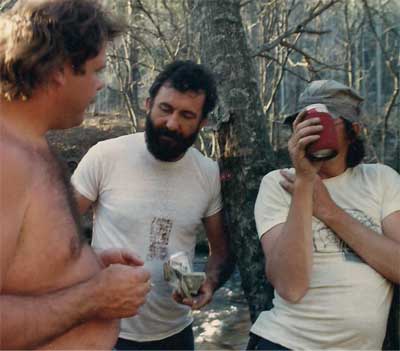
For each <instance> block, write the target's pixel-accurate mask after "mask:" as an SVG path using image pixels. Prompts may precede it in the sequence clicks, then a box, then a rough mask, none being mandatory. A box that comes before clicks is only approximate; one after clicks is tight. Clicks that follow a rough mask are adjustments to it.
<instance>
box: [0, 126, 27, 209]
mask: <svg viewBox="0 0 400 351" xmlns="http://www.w3.org/2000/svg"><path fill="white" fill-rule="evenodd" d="M0 150H1V151H0V167H1V172H0V179H1V193H2V195H3V193H7V194H9V195H10V194H12V193H15V195H17V194H18V195H22V194H23V193H25V192H26V191H27V189H28V188H29V184H30V183H31V181H30V180H31V179H32V171H33V168H34V167H33V162H34V161H33V159H32V155H33V152H30V151H29V148H28V147H27V146H26V145H24V144H23V143H21V142H19V141H18V140H17V139H16V138H14V137H13V136H11V135H8V134H7V133H5V132H4V131H2V132H1V133H0ZM8 205H10V203H9V204H8Z"/></svg>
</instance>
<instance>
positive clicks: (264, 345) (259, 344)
mask: <svg viewBox="0 0 400 351" xmlns="http://www.w3.org/2000/svg"><path fill="white" fill-rule="evenodd" d="M246 350H290V349H288V348H286V347H285V346H282V345H279V344H275V343H274V342H272V341H269V340H267V339H264V338H262V337H261V336H258V335H256V334H253V333H250V339H249V343H248V344H247V347H246Z"/></svg>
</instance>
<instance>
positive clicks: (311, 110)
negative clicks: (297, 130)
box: [304, 104, 338, 161]
mask: <svg viewBox="0 0 400 351" xmlns="http://www.w3.org/2000/svg"><path fill="white" fill-rule="evenodd" d="M305 110H306V111H307V113H306V116H305V117H304V119H305V120H306V119H309V118H314V117H318V118H319V119H320V123H321V125H322V126H323V129H322V131H321V133H320V138H319V139H318V140H317V141H315V142H313V143H312V144H311V145H309V146H308V147H307V150H306V155H307V157H308V158H309V159H310V160H311V161H324V160H329V159H331V158H334V157H335V156H336V155H337V153H338V138H337V133H336V128H335V124H334V120H333V118H332V116H331V115H330V114H329V111H328V109H327V107H326V106H325V105H323V104H313V105H309V106H307V107H306V108H305Z"/></svg>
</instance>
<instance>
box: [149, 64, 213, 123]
mask: <svg viewBox="0 0 400 351" xmlns="http://www.w3.org/2000/svg"><path fill="white" fill-rule="evenodd" d="M163 85H169V86H171V87H172V88H174V89H176V90H178V91H180V92H183V93H184V92H187V91H194V92H203V93H204V94H205V101H204V106H203V110H202V118H203V119H204V118H206V117H207V115H208V114H209V113H210V112H211V111H212V110H213V109H214V107H215V105H216V103H217V88H216V83H215V79H214V77H213V75H212V73H211V72H210V71H209V70H208V69H206V68H205V67H204V66H203V65H200V64H197V63H194V62H192V61H189V60H187V61H174V62H172V63H170V64H169V65H167V66H166V67H165V68H164V70H163V71H162V72H161V73H160V74H159V75H158V76H157V77H156V79H155V81H154V82H153V84H152V86H151V87H150V89H149V96H150V100H151V102H153V101H154V98H155V97H156V95H157V93H158V91H159V90H160V88H161V87H162V86H163Z"/></svg>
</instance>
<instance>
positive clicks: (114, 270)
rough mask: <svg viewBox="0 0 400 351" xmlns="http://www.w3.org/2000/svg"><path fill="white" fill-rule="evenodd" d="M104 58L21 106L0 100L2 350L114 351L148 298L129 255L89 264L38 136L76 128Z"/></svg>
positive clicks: (145, 282)
mask: <svg viewBox="0 0 400 351" xmlns="http://www.w3.org/2000/svg"><path fill="white" fill-rule="evenodd" d="M104 65H105V50H104V49H103V50H101V52H100V53H99V55H98V56H96V57H94V58H93V59H90V60H88V61H86V63H85V65H84V70H85V73H84V74H82V75H77V74H75V72H73V70H72V67H71V65H70V63H69V62H66V63H65V64H64V65H63V66H62V67H60V68H58V69H56V70H55V71H54V72H52V73H51V74H50V76H49V77H48V79H47V80H46V81H45V82H44V83H43V84H42V85H41V86H39V87H37V88H36V89H35V90H34V91H33V94H32V96H31V97H30V98H29V99H27V100H13V101H6V100H5V99H1V100H0V134H1V135H0V149H1V153H0V164H2V165H7V167H3V169H2V172H1V177H0V182H1V183H0V217H1V218H0V223H1V225H2V231H1V242H2V245H0V260H1V262H0V263H1V265H0V270H1V271H0V273H1V274H0V277H1V280H0V291H1V295H0V299H1V306H2V308H1V310H0V311H1V313H0V322H1V323H0V325H1V330H0V335H1V338H0V348H2V349H3V348H4V349H28V348H29V349H30V348H44V349H111V348H112V347H113V346H114V344H115V341H116V339H117V337H118V332H119V322H118V320H117V318H121V317H130V316H133V315H135V314H136V313H137V311H138V308H139V307H140V306H141V305H142V304H143V303H144V302H145V296H146V294H147V293H148V292H149V290H150V281H149V278H150V275H149V273H148V272H147V271H146V270H145V269H144V268H142V267H138V266H141V265H143V262H142V261H141V260H139V259H137V258H136V257H135V256H134V255H133V254H132V253H131V252H130V251H128V250H119V249H114V250H110V251H107V252H104V253H100V254H96V253H95V252H94V251H93V250H92V249H91V247H90V246H89V245H88V244H87V243H86V242H84V241H83V240H82V238H80V234H79V231H78V230H77V228H78V224H77V223H76V219H75V218H74V215H73V214H74V210H73V207H74V203H73V201H72V200H71V199H72V194H69V191H68V188H69V186H68V183H67V182H66V181H65V180H64V177H63V176H62V174H61V173H62V172H61V170H60V168H59V164H58V162H57V160H56V157H55V156H54V155H53V153H52V152H51V151H50V150H49V147H48V144H47V142H46V139H45V134H46V132H47V131H49V130H51V129H65V128H70V127H73V126H77V125H79V124H80V123H81V122H82V120H83V116H84V113H85V110H86V108H87V107H88V105H89V104H90V103H91V102H92V101H93V99H94V98H95V95H96V93H97V92H98V91H99V90H100V89H101V88H102V87H103V82H102V81H101V79H100V77H99V73H100V72H101V71H102V69H103V68H104Z"/></svg>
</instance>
